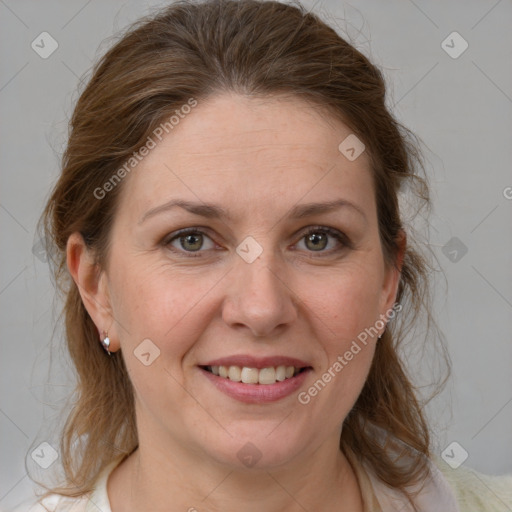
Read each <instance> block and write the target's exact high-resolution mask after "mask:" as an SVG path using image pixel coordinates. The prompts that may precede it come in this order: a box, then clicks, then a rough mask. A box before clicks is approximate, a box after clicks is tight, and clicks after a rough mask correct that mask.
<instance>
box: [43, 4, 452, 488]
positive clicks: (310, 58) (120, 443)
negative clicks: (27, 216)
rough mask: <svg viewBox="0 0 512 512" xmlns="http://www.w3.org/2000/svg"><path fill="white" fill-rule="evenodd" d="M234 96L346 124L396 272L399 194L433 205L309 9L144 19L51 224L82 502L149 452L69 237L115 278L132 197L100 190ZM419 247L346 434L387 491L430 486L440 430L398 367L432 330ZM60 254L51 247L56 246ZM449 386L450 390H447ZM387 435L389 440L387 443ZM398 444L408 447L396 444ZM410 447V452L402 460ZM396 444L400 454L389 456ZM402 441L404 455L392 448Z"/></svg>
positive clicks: (219, 10) (75, 144) (72, 468)
mask: <svg viewBox="0 0 512 512" xmlns="http://www.w3.org/2000/svg"><path fill="white" fill-rule="evenodd" d="M223 91H232V92H235V93H239V94H246V95H252V96H269V95H275V94H289V95H291V96H292V97H294V96H295V97H299V98H301V99H304V100H306V101H309V102H311V103H312V104H314V105H316V106H318V107H319V108H320V109H322V112H325V113H326V116H332V118H336V119H339V120H341V121H342V122H344V123H345V124H347V125H348V126H349V127H350V128H351V130H353V132H354V133H355V134H356V135H357V136H358V137H359V138H360V139H361V140H362V141H363V142H364V144H365V145H366V151H367V153H368V155H370V159H371V166H372V171H373V175H374V183H375V190H376V202H377V211H378V221H379V231H380V238H381V242H382V246H383V253H384V256H385V260H386V263H387V264H388V265H394V264H396V263H397V261H396V255H397V249H398V245H397V240H398V236H399V231H400V230H401V229H402V228H403V223H402V222H401V218H400V211H399V202H398V192H399V191H400V188H401V187H402V186H404V184H407V183H409V184H411V185H413V188H414V190H415V193H416V195H417V197H418V198H419V199H420V200H421V201H422V203H424V204H425V205H427V206H428V205H429V201H430V200H429V194H428V185H427V180H426V178H425V177H422V176H420V174H424V170H423V166H422V164H421V158H420V153H419V150H418V149H417V148H418V144H417V139H416V138H415V137H414V136H413V135H412V134H411V133H410V132H409V131H407V130H406V129H405V128H404V127H402V126H401V125H400V124H399V123H398V122H397V121H396V120H395V119H394V117H393V116H392V115H391V113H390V112H389V111H388V109H387V108H386V106H385V91H386V90H385V84H384V80H383V77H382V75H381V72H380V71H379V70H378V69H377V68H376V67H375V66H373V65H372V64H371V63H370V62H369V60H368V59H367V58H366V57H365V56H363V55H362V54H361V53H360V52H359V51H357V50H356V49H355V48H354V47H353V46H352V45H351V44H349V43H348V42H346V41H345V40H344V39H342V38H341V37H340V36H339V35H338V34H337V33H336V32H335V31H334V30H333V29H332V28H330V27H329V26H328V25H327V24H325V23H324V22H323V21H321V20H320V19H319V17H318V16H316V15H314V14H312V13H310V12H307V11H306V10H305V9H304V8H303V7H302V6H301V5H300V4H297V5H286V4H283V3H279V2H275V1H257V0H220V1H206V2H200V3H199V2H193V3H191V2H183V1H178V2H176V3H173V4H172V5H170V6H169V7H167V8H165V9H163V10H161V11H159V12H157V13H156V14H154V15H152V16H149V17H146V18H143V19H141V20H139V21H138V22H137V23H136V24H135V25H133V26H132V27H130V29H129V30H128V31H127V32H126V33H125V34H123V35H122V36H121V38H120V40H119V41H117V42H116V43H115V45H113V47H112V48H111V49H110V50H109V51H108V52H107V53H106V54H105V55H104V56H103V57H102V58H101V59H100V60H99V62H98V63H97V64H96V65H95V67H94V69H93V74H92V77H91V78H90V80H89V82H88V83H87V85H86V87H85V89H84V90H83V92H82V93H81V95H80V97H79V99H78V102H77V104H76V108H75V110H74V112H73V116H72V119H71V122H70V133H69V141H68V145H67V148H66V151H65V153H64V155H63V161H62V175H61V176H60V179H59V181H58V183H57V184H56V186H55V188H54V190H53V193H52V195H51V197H50V199H49V201H48V204H47V207H46V209H45V211H44V214H43V217H42V223H43V225H44V227H45V236H46V239H47V242H48V244H49V251H50V254H51V253H54V261H53V262H54V276H55V279H56V282H57V283H58V284H59V286H60V289H61V291H62V293H63V294H64V297H65V307H64V315H65V328H66V339H67V346H68V349H69V353H70V355H71V358H72V361H73V363H74V365H75V367H76V370H77V375H78V383H77V389H76V397H77V398H76V400H75V402H74V407H73V409H72V411H71V413H70V415H69V416H68V418H67V421H66V424H65V426H64V429H63V435H62V439H61V447H60V452H61V459H62V464H63V469H64V472H65V478H66V484H65V485H63V486H61V487H54V488H53V489H52V490H53V492H58V493H60V494H64V495H68V496H79V495H81V494H83V493H86V492H88V491H90V490H91V489H92V486H93V483H94V481H95V479H96V478H97V476H98V473H99V471H100V470H102V469H103V468H104V467H105V466H106V465H107V464H109V463H110V462H111V461H112V460H113V458H114V457H117V456H118V455H119V454H126V455H128V454H130V453H132V452H133V451H134V450H135V449H136V447H137V430H136V423H135V410H134V397H133V389H132V386H131V383H130V380H129V377H128V374H127V370H126V367H125V364H124V361H123V358H122V355H121V353H120V352H116V353H115V354H113V357H112V358H108V357H107V356H106V354H105V353H104V351H103V349H102V347H101V346H100V344H99V342H98V332H97V328H96V326H95V325H94V323H93V321H92V320H91V318H90V317H89V315H88V313H87V311H86V309H85V307H84V305H83V303H82V301H81V298H80V294H79V291H78V289H77V286H76V285H75V283H74V282H73V280H72V279H70V276H69V273H68V272H67V268H66V260H65V249H66V242H67V240H68V237H69V236H70V235H71V234H72V233H73V232H80V233H82V235H83V236H84V239H85V241H86V243H87V244H88V246H89V247H90V248H92V249H93V250H94V251H95V253H96V254H97V261H98V264H99V265H100V266H103V265H104V264H105V262H106V261H107V255H108V247H109V245H108V244H109V231H110V226H111V222H112V219H113V218H114V215H115V211H116V204H117V202H118V199H119V194H120V193H121V191H122V189H123V187H122V183H119V184H118V185H117V186H114V187H113V188H112V190H111V191H109V193H108V194H106V195H105V197H104V198H102V199H101V200H100V199H95V198H94V197H95V196H94V191H95V190H96V189H98V188H101V187H103V186H104V184H105V183H106V182H107V181H108V180H109V179H110V178H111V177H112V176H113V175H114V174H115V172H116V171H117V170H119V169H120V168H121V166H123V164H124V163H125V162H126V161H127V159H129V158H130V157H131V156H132V155H133V153H134V152H136V151H137V150H138V149H139V148H141V147H142V146H143V145H144V144H145V143H146V141H147V138H148V137H149V136H150V135H151V134H152V133H153V131H154V130H155V129H156V128H157V127H158V125H160V123H162V121H163V120H164V119H166V118H168V117H169V116H170V115H172V114H173V113H174V112H175V110H176V109H179V108H180V107H181V106H182V105H184V104H186V103H187V102H189V100H190V99H191V98H194V99H195V100H197V101H198V102H200V101H201V100H202V99H205V98H207V97H208V96H209V95H212V94H214V93H218V92H223ZM410 242H413V240H411V239H410V237H409V242H408V245H407V249H406V253H405V258H404V260H403V266H402V269H401V279H400V284H399V290H398V295H397V301H398V302H399V303H401V304H402V307H403V310H402V312H401V313H400V315H399V316H398V317H397V318H396V319H395V320H393V321H392V322H390V323H389V324H388V327H387V329H386V331H385V333H384V336H383V337H382V339H381V340H380V341H379V342H378V343H377V346H376V352H375V356H374V360H373V362H372V366H371V370H370V373H369V376H368V379H367V382H366V384H365V386H364V388H363V390H362V392H361V394H360V396H359V398H358V400H357V402H356V404H355V406H354V408H353V410H352V411H351V412H350V414H349V415H348V417H347V418H346V420H345V422H344V426H343V432H342V435H341V439H340V447H341V449H345V448H347V447H349V448H350V449H352V450H353V451H354V452H355V453H356V454H357V456H358V457H359V458H360V459H361V461H363V462H365V463H366V464H367V465H369V466H370V467H371V468H372V469H373V470H374V471H375V473H376V475H377V476H378V477H379V478H380V479H381V480H382V481H384V482H385V483H387V484H388V485H389V486H391V487H394V488H397V489H400V490H402V491H404V492H405V493H406V495H407V490H406V487H407V486H408V485H410V484H411V483H413V482H415V481H420V480H421V479H422V478H424V477H425V476H426V475H427V474H428V458H429V457H430V447H429V446H430V440H429V429H428V427H427V423H426V420H425V417H424V414H423V412H422V404H421V403H420V401H419V399H418V398H417V396H416V393H415V388H414V387H413V385H412V383H411V380H410V378H409V377H408V375H407V372H406V370H405V367H404V365H403V363H402V361H401V358H400V356H399V348H400V345H401V344H402V342H403V341H404V339H405V337H406V334H407V333H408V332H409V331H410V330H411V328H412V327H413V326H414V325H415V322H416V320H417V319H418V315H419V314H420V312H421V311H426V313H427V318H428V320H429V321H430V320H431V315H430V309H429V306H428V304H429V295H428V273H429V270H430V267H429V265H428V263H427V260H426V258H425V256H424V255H422V254H421V252H420V251H418V250H417V249H415V248H414V246H413V244H412V243H410ZM50 246H53V249H51V248H50ZM445 380H446V379H445ZM375 428H380V429H381V430H383V431H385V432H388V433H389V434H390V437H389V438H388V439H387V440H384V441H385V442H384V443H383V442H382V438H379V437H378V436H376V435H375ZM393 439H396V440H397V442H398V444H397V442H394V441H393ZM400 442H402V443H405V445H407V446H409V447H412V448H413V449H414V450H409V451H408V457H407V458H405V457H402V458H401V459H400V461H398V460H397V458H396V453H393V451H395V452H396V450H393V449H390V448H393V447H395V448H396V449H400V448H399V444H400ZM390 443H391V444H390ZM393 443H395V444H393Z"/></svg>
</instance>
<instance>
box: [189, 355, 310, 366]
mask: <svg viewBox="0 0 512 512" xmlns="http://www.w3.org/2000/svg"><path fill="white" fill-rule="evenodd" d="M199 366H240V367H244V366H245V367H246V368H258V369H261V368H270V367H276V366H295V368H307V367H309V366H310V365H309V364H308V363H306V362H305V361H301V360H300V359H296V358H295V357H287V356H267V357H254V356H250V355H244V354H240V355H236V356H229V357H221V358H219V359H215V360H213V361H210V362H208V363H205V364H201V365H199Z"/></svg>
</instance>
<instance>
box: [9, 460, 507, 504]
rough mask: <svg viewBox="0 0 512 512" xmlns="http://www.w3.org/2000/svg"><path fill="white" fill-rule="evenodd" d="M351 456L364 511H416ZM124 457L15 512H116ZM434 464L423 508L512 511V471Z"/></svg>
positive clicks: (419, 499)
mask: <svg viewBox="0 0 512 512" xmlns="http://www.w3.org/2000/svg"><path fill="white" fill-rule="evenodd" d="M346 455H347V458H348V460H349V461H350V463H351V465H352V467H353V468H354V471H355V473H356V476H357V479H358V482H359V486H360V489H361V495H362V497H363V503H364V512H396V511H398V510H399V511H400V512H413V509H412V507H411V505H410V504H409V502H408V501H407V499H406V498H405V497H404V495H403V494H401V493H400V492H398V491H396V490H394V489H391V488H389V487H388V486H386V485H385V484H384V483H383V482H381V481H380V480H379V479H378V478H377V477H376V476H375V475H374V474H373V472H372V471H371V470H369V469H368V468H367V467H366V466H364V465H362V464H361V463H360V462H359V461H358V459H357V458H356V456H355V455H354V453H351V452H348V453H346ZM123 458H124V457H120V458H119V459H116V460H115V461H113V462H112V463H111V464H109V465H108V466H107V467H105V468H104V470H103V471H102V472H101V473H100V475H99V476H98V479H97V480H96V484H95V486H94V489H93V491H92V492H91V493H90V494H86V495H84V496H82V497H81V498H66V497H64V496H61V495H58V494H52V495H50V496H48V497H47V498H45V499H44V500H42V501H37V502H36V501H35V500H34V498H32V499H31V500H27V501H25V502H23V503H22V504H20V505H19V506H18V507H16V509H14V510H13V511H12V512H112V509H111V507H110V502H109V499H108V494H107V480H108V477H109V475H110V473H111V472H112V470H113V469H114V468H115V467H116V466H117V465H118V464H119V463H120V462H121V461H122V460H123ZM430 464H431V470H432V471H431V478H430V479H429V480H428V481H427V482H426V483H425V485H424V486H423V488H422V489H421V490H420V492H419V494H418V495H417V496H416V499H415V504H416V506H417V507H418V510H419V511H420V512H504V511H512V475H506V476H497V477H491V476H487V475H482V474H480V473H478V472H476V471H474V470H472V469H469V468H465V467H464V466H461V467H459V468H458V469H452V468H451V467H449V466H448V464H446V463H445V462H444V461H443V460H442V459H440V458H436V459H435V460H434V461H431V462H430ZM116 512H118V511H116Z"/></svg>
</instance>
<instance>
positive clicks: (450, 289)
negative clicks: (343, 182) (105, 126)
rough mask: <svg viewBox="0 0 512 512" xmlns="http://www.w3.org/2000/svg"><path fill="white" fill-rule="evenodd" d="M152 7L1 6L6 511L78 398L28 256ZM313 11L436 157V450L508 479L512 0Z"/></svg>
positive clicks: (40, 266)
mask: <svg viewBox="0 0 512 512" xmlns="http://www.w3.org/2000/svg"><path fill="white" fill-rule="evenodd" d="M157 5H163V3H162V2H134V1H131V2H124V1H117V0H108V1H103V2H99V1H98V0H93V1H91V0H89V1H83V0H80V1H78V0H72V1H69V0H68V1H66V2H64V1H61V2H56V1H45V2H41V1H36V0H32V1H16V2H15V1H14V0H0V39H1V44H0V52H1V62H2V65H1V69H0V106H1V112H2V117H1V123H0V130H1V134H0V148H1V151H0V159H1V172H0V180H1V186H0V233H1V234H2V251H1V257H2V260H1V265H0V322H1V324H0V325H1V333H2V358H1V370H0V379H1V386H0V389H1V395H0V431H1V432H2V436H1V441H0V442H1V461H2V467H1V473H0V508H1V509H2V510H5V509H7V508H9V507H11V506H12V505H13V504H15V503H17V502H19V501H20V500H21V499H22V498H24V497H26V496H28V495H30V493H31V488H32V483H31V481H30V479H29V478H28V477H27V475H26V467H25V459H27V465H29V466H30V467H33V466H34V464H33V461H32V460H31V458H30V455H28V456H27V453H28V452H29V449H30V450H33V449H35V448H36V447H37V446H38V445H39V444H40V443H41V442H43V441H47V442H49V443H50V444H52V445H53V446H55V447H56V448H57V446H58V445H57V442H58V437H56V430H55V428H54V427H53V425H54V423H52V422H53V421H54V420H55V419H56V418H58V415H59V411H61V410H62V407H63V406H64V400H65V398H66V396H67V395H68V394H69V393H70V392H71V391H72V383H73V380H72V369H71V368H70V366H69V363H68V362H67V360H66V358H65V356H64V352H63V350H62V345H61V337H60V334H59V330H58V329H57V330H56V331H54V329H53V326H54V324H55V322H56V321H57V313H58V310H59V306H58V304H56V305H55V304H54V303H53V287H52V284H51V281H50V279H49V275H48V270H47V266H46V264H45V263H44V261H41V259H40V256H39V255H38V253H37V251H35V252H36V254H34V253H33V251H32V248H33V245H34V243H35V242H37V238H36V234H35V227H36V223H37V220H38V217H39V215H40V213H41V210H42V208H43V205H44V203H45V199H46V197H47V195H48V192H49V190H50V187H51V185H52V183H53V182H54V181H55V179H56V177H57V176H58V173H59V157H60V154H61V152H62V150H63V147H64V144H65V140H66V131H67V120H68V118H69V116H70V113H71V112H72V106H73V103H74V101H76V99H77V86H78V83H79V77H81V76H82V75H83V74H84V73H86V72H87V71H88V70H89V68H90V66H91V64H92V63H93V62H94V61H95V60H96V59H97V58H98V57H99V56H100V55H101V54H102V53H103V52H104V51H105V49H106V48H107V47H108V42H107V43H105V42H103V41H104V39H105V38H107V37H109V36H111V35H112V34H114V33H115V32H117V31H118V30H119V29H122V28H124V27H125V26H126V25H127V24H128V23H130V22H132V21H134V20H135V19H137V18H138V17H139V16H141V15H143V14H146V13H147V12H148V9H149V8H151V7H154V6H157ZM305 5H306V6H308V7H313V6H315V7H314V10H315V12H317V13H319V14H320V15H321V16H323V17H324V19H325V20H326V21H328V22H330V23H332V24H336V26H337V27H338V29H339V30H340V33H341V34H342V35H345V36H347V35H348V37H350V38H351V40H352V42H353V43H354V44H355V45H356V46H357V47H358V48H359V49H360V50H361V51H362V52H363V53H365V54H367V55H369V56H370V58H371V59H372V60H373V62H374V63H376V64H377V65H379V66H380V67H381V68H382V69H383V70H384V73H385V76H386V78H387V80H388V86H389V92H390V105H394V107H393V110H394V112H395V114H396V115H397V117H398V118H399V119H400V120H401V121H402V122H403V123H404V124H405V125H406V126H408V127H409V128H411V129H412V130H413V131H414V132H416V133H417V134H418V135H419V136H420V137H421V138H422V140H423V142H424V143H425V145H426V147H427V148H428V151H427V153H426V157H427V159H428V167H427V170H428V172H429V175H430V177H431V183H432V186H433V190H432V193H433V201H434V211H433V214H432V217H431V222H430V239H429V240H428V241H427V243H429V244H430V246H431V248H432V249H433V251H434V252H435V253H436V255H437V257H438V259H439V263H440V264H441V266H442V269H443V270H444V273H445V276H446V280H447V287H446V286H445V285H444V284H443V279H439V278H437V279H436V282H437V283H438V287H437V288H436V297H435V300H436V314H437V320H438V323H439V326H440V328H441V329H442V331H443V332H444V335H445V337H446V342H447V346H448V349H449V352H450V355H451V358H452V364H453V374H452V378H451V380H450V384H449V385H448V386H447V388H446V391H445V392H444V393H443V394H442V395H440V396H439V397H438V398H437V399H435V400H434V401H433V402H432V403H431V404H430V406H429V408H428V411H429V416H430V419H431V421H432V425H433V427H434V431H435V439H434V441H435V443H436V446H437V451H438V453H439V454H441V451H442V450H443V449H444V448H445V447H446V446H447V445H448V444H449V443H451V442H452V441H457V442H458V443H459V444H460V445H461V446H462V447H463V448H464V449H465V450H466V451H467V452H468V454H469V457H468V459H467V460H466V461H465V463H464V464H465V465H467V466H469V467H472V468H474V469H476V470H479V471H481V472H484V473H489V474H499V473H504V472H510V471H512V428H511V427H512V372H511V368H512V365H511V363H512V343H511V338H512V336H511V333H512V314H511V313H512V286H511V282H512V281H511V278H512V230H511V220H512V216H511V213H512V200H511V199H508V198H507V197H506V196H507V195H508V197H509V198H510V197H511V196H512V189H507V187H512V172H511V168H512V167H511V162H512V144H511V133H512V130H511V128H512V68H511V65H510V63H511V62H512V31H511V30H510V27H511V22H512V2H511V1H510V0H508V1H507V0H501V1H495V0H493V1H484V0H480V1H475V0H473V1H462V0H461V1H454V0H452V1H448V2H426V1H422V2H420V1H419V0H417V1H415V2H412V1H405V0H400V1H398V0H396V1H386V2H382V1H377V0H373V1H371V0H358V1H353V2H351V3H350V4H349V3H345V2H341V1H335V0H330V1H328V0H323V1H318V2H316V3H313V2H305ZM43 31H46V32H48V33H50V34H51V35H52V37H53V38H54V39H55V40H56V41H57V42H58V45H59V46H58V49H57V50H56V51H55V52H54V53H53V54H52V55H51V56H50V57H49V58H47V59H42V58H41V57H40V56H39V55H38V54H36V52H35V51H34V50H33V49H32V48H31V43H32V41H33V40H34V39H36V37H37V36H38V35H39V34H40V33H41V32H43ZM453 31H457V32H458V33H460V34H461V36H462V37H463V38H464V39H465V40H466V41H467V42H468V44H469V47H468V49H467V50H466V51H465V52H464V53H463V54H462V55H461V56H460V57H458V58H456V59H454V58H452V57H450V56H449V55H448V54H447V53H446V52H445V51H444V50H443V48H442V47H441V42H442V41H443V40H444V39H445V38H446V37H447V36H448V35H449V34H451V33H452V32H453ZM102 42H103V43H102ZM450 44H451V43H450ZM507 191H508V192H507ZM415 222H416V221H415ZM453 237H457V239H458V240H459V241H460V242H462V243H463V244H464V245H465V246H466V247H467V254H465V255H464V256H463V257H462V258H461V259H460V260H459V261H451V259H450V257H451V258H452V259H453V258H454V256H453V255H454V253H452V256H450V257H447V256H446V255H445V253H446V254H448V256H449V251H451V250H452V249H453V247H456V246H453V244H454V243H455V244H459V246H460V242H457V241H455V242H453V241H452V242H449V241H450V240H451V239H452V238H453ZM447 243H448V244H449V245H448V246H446V244H447ZM450 244H451V245H450ZM443 247H445V249H444V252H443ZM460 254H461V253H460V252H458V256H457V257H460ZM50 343H53V344H54V346H55V347H56V349H55V350H54V351H53V353H51V352H50ZM59 346H60V347H61V348H59ZM51 354H53V355H52V356H51ZM50 357H53V364H52V366H51V367H50V366H49V362H50ZM45 404H46V405H45ZM61 415H62V413H61ZM41 471H44V470H41ZM41 471H40V473H39V474H41ZM48 471H49V470H48Z"/></svg>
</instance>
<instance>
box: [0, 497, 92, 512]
mask: <svg viewBox="0 0 512 512" xmlns="http://www.w3.org/2000/svg"><path fill="white" fill-rule="evenodd" d="M88 502H89V499H88V496H82V497H79V498H68V497H65V496H61V495H60V494H50V495H49V496H46V497H45V498H41V499H37V498H31V499H28V500H25V501H24V502H22V503H20V504H19V505H17V506H16V508H14V509H12V510H11V511H8V512H85V511H86V507H87V503H88Z"/></svg>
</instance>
